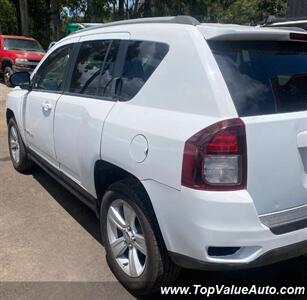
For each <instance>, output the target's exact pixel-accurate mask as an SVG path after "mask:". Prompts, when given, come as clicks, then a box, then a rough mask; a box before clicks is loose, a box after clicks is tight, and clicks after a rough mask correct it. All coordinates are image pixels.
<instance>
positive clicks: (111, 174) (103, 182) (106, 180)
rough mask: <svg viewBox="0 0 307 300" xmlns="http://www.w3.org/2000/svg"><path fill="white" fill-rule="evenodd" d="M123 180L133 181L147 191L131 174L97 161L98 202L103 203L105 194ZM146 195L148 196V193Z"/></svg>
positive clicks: (95, 176)
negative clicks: (112, 185)
mask: <svg viewBox="0 0 307 300" xmlns="http://www.w3.org/2000/svg"><path fill="white" fill-rule="evenodd" d="M123 179H133V180H134V181H135V182H138V184H139V185H141V186H142V187H143V189H144V190H145V187H144V186H143V184H142V182H141V181H140V180H139V179H138V178H137V177H136V176H134V175H133V174H131V173H130V172H128V171H126V170H124V169H122V168H121V167H119V166H116V165H114V164H112V163H110V162H107V161H105V160H98V161H96V163H95V167H94V180H95V190H96V195H97V199H98V201H99V202H101V199H102V197H103V195H104V193H105V192H106V191H107V189H108V187H109V186H110V185H111V184H113V183H115V182H117V181H120V180H123ZM145 191H146V190H145ZM146 194H147V195H148V193H147V191H146ZM148 198H149V195H148ZM149 199H150V198H149ZM99 206H100V203H99Z"/></svg>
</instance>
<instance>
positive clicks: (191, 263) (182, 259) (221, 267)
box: [169, 241, 307, 271]
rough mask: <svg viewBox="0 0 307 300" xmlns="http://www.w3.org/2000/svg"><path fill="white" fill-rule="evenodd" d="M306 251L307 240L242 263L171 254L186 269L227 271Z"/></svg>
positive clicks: (272, 261) (270, 262) (176, 262)
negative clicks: (208, 260)
mask: <svg viewBox="0 0 307 300" xmlns="http://www.w3.org/2000/svg"><path fill="white" fill-rule="evenodd" d="M306 253H307V241H303V242H300V243H296V244H292V245H288V246H284V247H280V248H275V249H272V250H270V251H268V252H266V253H264V254H263V255H261V256H260V257H258V258H257V259H255V260H253V261H251V262H248V263H241V264H233V263H224V264H221V263H210V262H204V261H200V260H197V259H194V258H192V257H188V256H185V255H182V254H178V253H174V252H169V255H170V257H171V259H172V261H173V262H174V263H175V264H177V265H178V266H181V267H183V268H186V269H194V270H206V271H208V270H212V271H225V270H242V269H248V268H256V267H261V266H266V265H270V264H274V263H277V262H279V261H283V260H287V259H290V258H294V257H298V256H300V255H304V254H306Z"/></svg>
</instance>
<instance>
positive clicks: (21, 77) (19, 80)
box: [10, 72, 31, 90]
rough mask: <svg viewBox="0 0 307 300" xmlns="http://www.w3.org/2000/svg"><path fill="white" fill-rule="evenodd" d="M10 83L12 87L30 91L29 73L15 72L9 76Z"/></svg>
mask: <svg viewBox="0 0 307 300" xmlns="http://www.w3.org/2000/svg"><path fill="white" fill-rule="evenodd" d="M10 83H11V85H12V86H13V87H15V86H20V87H21V88H22V89H25V90H30V89H31V80H30V73H28V72H16V73H13V74H12V75H11V76H10Z"/></svg>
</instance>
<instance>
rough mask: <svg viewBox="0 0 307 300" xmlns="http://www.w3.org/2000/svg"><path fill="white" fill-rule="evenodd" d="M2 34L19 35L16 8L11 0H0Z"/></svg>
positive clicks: (0, 29) (0, 30) (0, 28)
mask: <svg viewBox="0 0 307 300" xmlns="http://www.w3.org/2000/svg"><path fill="white" fill-rule="evenodd" d="M0 33H2V34H17V33H18V22H17V13H16V7H15V5H14V4H13V3H12V2H10V1H9V0H0Z"/></svg>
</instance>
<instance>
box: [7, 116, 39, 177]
mask: <svg viewBox="0 0 307 300" xmlns="http://www.w3.org/2000/svg"><path fill="white" fill-rule="evenodd" d="M8 145H9V152H10V157H11V161H12V164H13V166H14V168H15V169H16V170H17V171H18V172H21V173H28V172H29V171H30V170H31V169H32V166H33V163H32V161H31V160H30V159H29V158H28V155H27V151H26V147H25V145H24V143H23V140H22V138H21V136H20V133H19V130H18V126H17V124H16V121H15V120H14V119H13V118H12V119H10V120H9V123H8Z"/></svg>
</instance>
